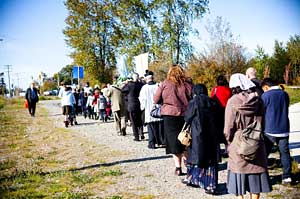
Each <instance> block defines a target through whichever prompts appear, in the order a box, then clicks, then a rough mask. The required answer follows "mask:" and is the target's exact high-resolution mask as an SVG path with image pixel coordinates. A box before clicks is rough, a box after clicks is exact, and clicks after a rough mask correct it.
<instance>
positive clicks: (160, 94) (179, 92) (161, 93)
mask: <svg viewBox="0 0 300 199" xmlns="http://www.w3.org/2000/svg"><path fill="white" fill-rule="evenodd" d="M191 93H192V85H191V84H190V83H188V82H184V84H182V85H179V86H176V85H175V84H173V83H172V82H171V81H169V80H165V81H163V82H162V83H161V84H160V85H159V87H158V89H157V91H156V93H155V95H154V98H153V100H154V103H156V104H162V107H161V115H170V116H184V113H185V111H186V108H187V105H188V102H189V100H190V99H191Z"/></svg>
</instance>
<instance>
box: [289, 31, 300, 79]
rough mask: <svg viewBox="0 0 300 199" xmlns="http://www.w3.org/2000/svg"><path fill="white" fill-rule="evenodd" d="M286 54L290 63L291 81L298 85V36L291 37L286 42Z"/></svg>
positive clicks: (299, 75) (299, 70)
mask: <svg viewBox="0 0 300 199" xmlns="http://www.w3.org/2000/svg"><path fill="white" fill-rule="evenodd" d="M287 54H288V56H289V59H290V61H291V62H290V63H291V69H290V71H291V74H290V75H291V79H292V80H294V83H296V84H297V83H300V36H299V35H294V36H291V37H290V39H289V41H288V42H287Z"/></svg>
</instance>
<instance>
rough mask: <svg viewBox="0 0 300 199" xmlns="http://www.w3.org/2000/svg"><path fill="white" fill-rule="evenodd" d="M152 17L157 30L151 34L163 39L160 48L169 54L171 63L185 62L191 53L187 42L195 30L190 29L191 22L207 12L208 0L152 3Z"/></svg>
mask: <svg viewBox="0 0 300 199" xmlns="http://www.w3.org/2000/svg"><path fill="white" fill-rule="evenodd" d="M151 6H152V8H153V9H152V10H151V11H152V15H154V16H155V17H153V18H152V19H153V21H152V23H153V24H155V26H154V28H157V30H159V31H158V33H159V35H157V32H153V34H155V35H156V36H159V37H158V38H163V40H164V42H163V43H162V48H163V49H164V50H165V52H168V53H169V56H170V59H171V61H173V62H183V61H186V60H187V59H188V58H189V57H190V56H191V55H192V52H193V47H192V45H191V43H190V41H189V40H188V37H189V35H190V34H191V33H195V32H196V29H194V28H193V27H192V23H193V20H195V19H200V18H201V17H202V16H203V14H204V13H206V11H207V10H208V0H164V1H153V3H152V5H151ZM160 41H161V40H160Z"/></svg>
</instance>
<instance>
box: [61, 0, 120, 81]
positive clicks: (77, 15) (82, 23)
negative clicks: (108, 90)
mask: <svg viewBox="0 0 300 199" xmlns="http://www.w3.org/2000/svg"><path fill="white" fill-rule="evenodd" d="M65 5H66V7H67V9H68V11H69V16H68V17H67V19H66V24H67V27H66V28H65V30H64V34H65V35H66V37H67V39H66V42H67V44H68V45H69V46H71V47H72V48H73V49H74V51H73V52H72V54H71V57H72V58H73V59H74V63H76V65H82V66H84V67H85V71H86V73H89V74H90V76H91V77H92V78H93V79H94V80H96V81H98V82H109V81H110V80H111V71H112V70H113V69H114V67H115V62H116V61H115V60H116V56H115V45H117V43H116V39H114V37H117V36H118V32H117V31H118V25H117V23H116V21H115V20H114V13H113V9H112V7H113V6H114V5H113V1H97V0H86V1H79V0H67V1H66V3H65Z"/></svg>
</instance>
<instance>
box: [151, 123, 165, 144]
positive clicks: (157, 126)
mask: <svg viewBox="0 0 300 199" xmlns="http://www.w3.org/2000/svg"><path fill="white" fill-rule="evenodd" d="M147 129H148V137H149V140H148V145H149V146H150V147H153V146H154V145H155V144H158V145H164V144H165V135H164V125H163V121H159V122H150V123H148V124H147Z"/></svg>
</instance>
